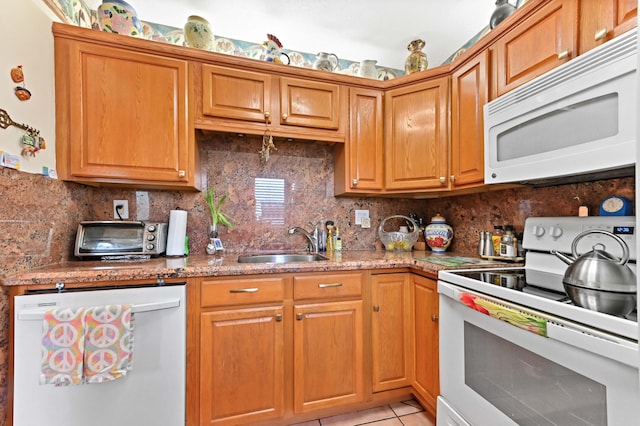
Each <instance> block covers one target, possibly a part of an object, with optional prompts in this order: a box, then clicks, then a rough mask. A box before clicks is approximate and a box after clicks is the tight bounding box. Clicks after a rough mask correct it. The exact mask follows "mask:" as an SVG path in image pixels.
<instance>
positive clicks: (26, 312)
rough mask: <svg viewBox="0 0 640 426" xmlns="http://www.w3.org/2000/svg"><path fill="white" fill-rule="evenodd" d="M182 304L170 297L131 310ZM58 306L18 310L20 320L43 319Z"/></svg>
mask: <svg viewBox="0 0 640 426" xmlns="http://www.w3.org/2000/svg"><path fill="white" fill-rule="evenodd" d="M179 306H180V299H169V300H162V301H159V302H151V303H138V304H136V305H132V306H131V312H132V313H134V314H137V313H142V312H152V311H160V310H163V309H171V308H177V307H179ZM55 308H56V306H46V307H39V308H33V309H23V310H21V311H20V312H18V319H19V320H27V321H28V320H41V319H43V318H44V314H45V313H46V312H48V311H50V310H52V309H55Z"/></svg>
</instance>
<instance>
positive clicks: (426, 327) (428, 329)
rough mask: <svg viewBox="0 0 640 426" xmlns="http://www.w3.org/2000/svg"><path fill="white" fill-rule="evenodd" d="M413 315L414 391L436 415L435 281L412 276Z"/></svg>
mask: <svg viewBox="0 0 640 426" xmlns="http://www.w3.org/2000/svg"><path fill="white" fill-rule="evenodd" d="M411 283H412V284H411V298H412V300H413V314H414V340H415V356H414V359H415V379H414V381H413V388H414V390H415V391H416V392H417V393H418V396H419V399H420V400H421V401H422V402H423V403H424V404H426V407H425V408H426V409H427V410H428V411H430V412H431V413H432V414H434V415H435V411H436V398H437V397H438V394H439V393H440V375H439V371H438V369H439V362H438V361H439V360H438V357H439V342H438V339H439V334H438V289H437V283H436V280H433V279H430V278H426V277H423V276H420V275H412V276H411Z"/></svg>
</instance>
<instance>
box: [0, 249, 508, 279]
mask: <svg viewBox="0 0 640 426" xmlns="http://www.w3.org/2000/svg"><path fill="white" fill-rule="evenodd" d="M253 254H255V253H253ZM260 254H262V253H260ZM238 256H239V255H238V254H224V255H221V256H205V255H195V256H188V257H183V258H166V257H161V258H157V259H149V260H143V261H126V262H125V261H76V262H66V263H61V264H59V265H54V266H49V267H43V268H39V269H32V270H30V271H25V272H21V273H17V274H13V275H7V276H5V277H3V278H2V279H1V280H0V283H1V284H2V285H5V286H15V285H35V284H49V283H57V282H67V283H78V282H86V283H93V282H101V281H126V280H157V279H160V278H162V279H167V278H193V277H201V276H209V277H211V276H236V275H251V274H265V273H270V274H272V273H286V272H330V271H346V270H358V269H388V268H411V269H413V270H417V271H422V272H426V273H429V274H432V275H434V276H435V275H437V273H438V271H440V270H443V269H455V268H488V267H501V266H514V265H516V264H513V263H505V262H501V261H489V260H484V259H480V258H479V257H477V256H473V255H471V256H469V255H468V254H464V253H445V254H435V253H432V252H429V251H413V252H408V253H407V252H388V251H342V252H335V253H333V255H331V256H330V257H329V259H328V260H327V261H315V262H300V263H238V261H237V260H238Z"/></svg>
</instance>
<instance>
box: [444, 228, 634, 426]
mask: <svg viewBox="0 0 640 426" xmlns="http://www.w3.org/2000/svg"><path fill="white" fill-rule="evenodd" d="M593 229H601V230H604V231H608V232H611V233H613V234H615V235H617V236H619V237H621V238H622V240H623V241H624V242H625V243H626V244H627V245H628V246H629V252H630V254H629V257H630V259H632V261H633V262H632V263H630V264H629V267H630V268H631V269H632V270H633V271H634V272H635V270H636V269H635V260H636V259H637V256H636V221H635V217H633V216H617V217H612V216H609V217H532V218H528V219H527V220H526V222H525V230H524V237H523V246H524V248H525V249H526V250H527V253H526V260H525V266H524V267H511V268H501V269H497V268H490V269H475V270H456V271H453V270H449V271H441V272H440V273H439V274H438V292H439V293H440V298H439V300H440V396H439V397H438V414H437V425H438V426H444V425H447V426H452V425H460V426H462V425H473V426H494V425H505V426H506V425H534V424H535V425H590V426H618V425H620V426H623V425H627V424H629V423H628V422H629V419H637V418H639V417H640V404H639V402H640V389H639V388H640V383H639V381H638V364H639V362H640V354H639V352H638V321H637V312H636V311H633V312H632V313H631V314H629V315H626V316H616V315H610V314H607V313H602V312H597V311H595V310H590V309H586V308H582V307H580V306H576V305H574V304H572V303H571V301H570V299H569V297H568V296H567V294H566V293H565V291H564V286H563V283H562V281H563V276H564V272H565V271H566V269H567V265H566V264H565V263H564V262H562V261H561V260H559V259H558V258H557V257H556V256H555V255H553V254H551V253H550V251H551V250H558V251H560V252H562V253H571V247H572V242H573V241H574V239H575V237H576V236H577V235H579V234H580V233H582V232H583V231H586V230H593ZM597 244H603V245H604V247H606V251H607V252H608V253H611V254H612V255H614V256H618V257H620V256H621V254H622V251H623V249H622V248H621V247H620V245H619V244H618V243H617V242H615V241H614V240H613V239H612V238H611V237H609V236H607V235H605V234H602V233H590V234H589V235H587V236H585V237H583V238H580V239H579V244H578V245H577V251H578V253H586V252H589V251H591V250H592V247H593V246H596V245H597ZM599 247H600V246H599Z"/></svg>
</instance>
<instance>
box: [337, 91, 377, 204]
mask: <svg viewBox="0 0 640 426" xmlns="http://www.w3.org/2000/svg"><path fill="white" fill-rule="evenodd" d="M382 120H383V111H382V92H381V91H379V90H374V89H359V88H351V89H349V121H350V122H349V136H348V137H347V143H346V144H345V146H340V147H337V149H336V164H335V177H334V179H335V193H336V195H341V194H345V193H360V192H365V193H371V192H379V191H382V189H383V185H384V182H383V173H384V170H383V156H384V152H383V139H382V138H383V134H382V129H383V126H382V123H383V121H382Z"/></svg>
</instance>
